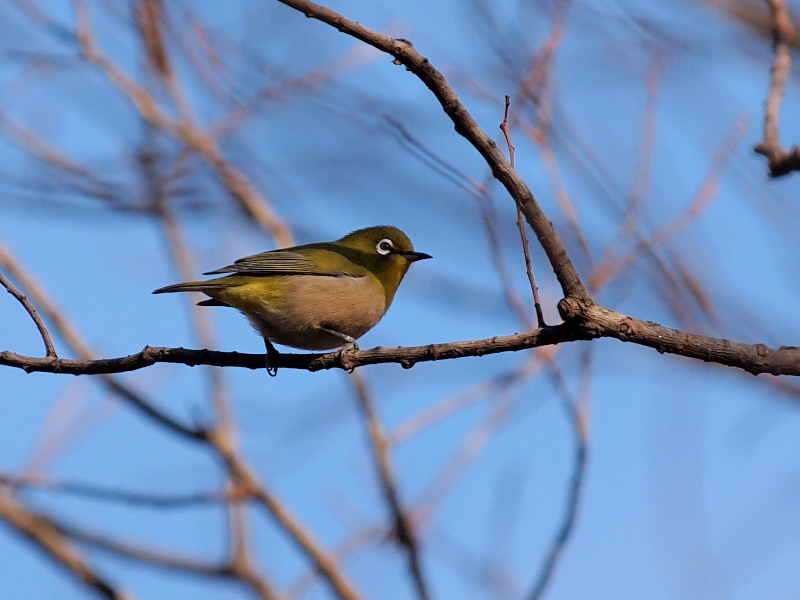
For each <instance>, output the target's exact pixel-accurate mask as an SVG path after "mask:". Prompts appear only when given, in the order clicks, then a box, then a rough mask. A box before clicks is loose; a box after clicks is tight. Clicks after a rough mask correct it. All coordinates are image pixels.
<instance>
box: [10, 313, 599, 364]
mask: <svg viewBox="0 0 800 600" xmlns="http://www.w3.org/2000/svg"><path fill="white" fill-rule="evenodd" d="M579 339H590V337H589V336H587V335H586V334H585V333H582V332H581V331H578V330H575V329H574V328H571V327H567V326H565V325H559V326H556V327H546V328H544V329H537V330H536V331H531V332H528V333H518V334H514V335H505V336H498V337H493V338H486V339H481V340H470V341H464V342H449V343H445V344H429V345H427V346H411V347H400V348H383V347H380V346H378V347H377V348H372V349H371V350H358V351H355V350H354V351H350V352H347V353H345V354H344V355H340V354H339V353H338V352H330V353H328V354H280V356H279V357H278V358H277V366H278V367H279V368H281V369H308V370H309V371H321V370H325V369H335V368H341V369H351V368H354V367H360V366H364V365H373V364H380V363H399V364H401V365H402V366H403V367H405V368H411V367H413V366H414V365H415V364H416V363H418V362H428V361H432V360H445V359H452V358H462V357H465V356H483V355H485V354H497V353H499V352H511V351H517V350H526V349H529V348H535V347H537V346H549V345H553V344H558V343H561V342H569V341H574V340H579ZM155 363H177V364H184V365H188V366H190V367H194V366H197V365H210V366H213V367H244V368H247V369H263V368H264V364H265V358H264V355H263V354H244V353H241V352H219V351H215V350H190V349H188V348H152V347H150V346H147V347H145V348H144V349H143V350H142V351H141V352H138V353H136V354H129V355H128V356H122V357H119V358H104V359H98V360H80V359H65V358H47V357H44V358H38V357H33V356H23V355H20V354H15V353H14V352H9V351H5V352H0V365H5V366H9V367H16V368H19V369H22V370H24V371H27V372H28V373H32V372H36V371H38V372H43V373H63V374H67V375H102V374H108V373H124V372H127V371H136V370H138V369H143V368H145V367H149V366H151V365H153V364H155Z"/></svg>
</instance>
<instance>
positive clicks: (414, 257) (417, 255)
mask: <svg viewBox="0 0 800 600" xmlns="http://www.w3.org/2000/svg"><path fill="white" fill-rule="evenodd" d="M398 254H399V255H400V256H402V257H403V258H405V259H406V260H407V261H408V262H416V261H418V260H424V259H426V258H433V257H432V256H431V255H430V254H425V253H424V252H398Z"/></svg>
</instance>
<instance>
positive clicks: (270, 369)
mask: <svg viewBox="0 0 800 600" xmlns="http://www.w3.org/2000/svg"><path fill="white" fill-rule="evenodd" d="M264 345H265V346H266V347H267V364H266V367H267V373H268V374H269V376H270V377H275V376H276V375H277V374H278V364H277V363H278V357H279V356H280V355H281V353H280V352H278V351H277V350H276V349H275V346H273V345H272V342H270V341H269V340H268V339H267V338H264Z"/></svg>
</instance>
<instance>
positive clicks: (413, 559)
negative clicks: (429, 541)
mask: <svg viewBox="0 0 800 600" xmlns="http://www.w3.org/2000/svg"><path fill="white" fill-rule="evenodd" d="M351 381H352V382H353V387H354V389H355V393H356V398H357V399H358V405H359V407H360V408H361V412H362V413H363V415H364V422H365V423H366V425H367V433H368V434H369V439H370V445H371V446H372V451H373V456H374V458H375V465H376V467H377V471H378V478H379V479H380V482H381V489H382V490H383V495H384V498H385V499H386V504H387V505H388V506H389V510H390V511H391V514H392V521H393V522H394V524H393V527H392V531H393V533H394V535H395V537H396V538H397V541H398V542H400V544H401V545H402V546H403V547H404V548H405V549H406V551H407V552H408V566H409V570H410V571H411V579H412V580H413V581H414V586H415V587H416V589H417V597H418V598H419V599H420V600H427V599H428V598H430V594H429V592H428V585H427V584H426V583H425V578H424V576H423V574H422V564H421V562H420V557H419V554H420V553H419V545H418V543H417V534H416V532H415V531H414V528H413V525H412V523H411V520H410V519H409V517H408V516H407V515H406V513H405V511H404V510H403V506H402V504H401V502H400V492H399V490H398V489H397V483H396V482H395V476H394V472H393V470H392V465H391V456H390V447H391V440H390V439H389V437H388V436H387V435H386V432H385V431H384V430H383V427H382V426H381V423H380V420H379V419H378V415H377V413H376V412H375V406H374V402H373V400H372V396H371V395H370V393H369V390H368V389H367V385H366V382H365V381H364V376H363V374H361V372H360V371H357V372H355V373H353V375H352V376H351Z"/></svg>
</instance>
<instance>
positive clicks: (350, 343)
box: [320, 327, 359, 373]
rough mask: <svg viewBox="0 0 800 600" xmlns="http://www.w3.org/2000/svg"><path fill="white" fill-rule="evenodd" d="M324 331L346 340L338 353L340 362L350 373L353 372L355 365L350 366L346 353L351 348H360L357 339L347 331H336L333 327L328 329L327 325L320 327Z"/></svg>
mask: <svg viewBox="0 0 800 600" xmlns="http://www.w3.org/2000/svg"><path fill="white" fill-rule="evenodd" d="M320 329H321V330H322V331H324V332H325V333H330V334H331V335H333V336H336V337H338V338H341V339H343V340H344V342H345V343H344V345H342V346H341V347H340V348H339V349H338V350H337V351H336V355H337V356H338V357H339V362H340V363H342V367H344V368H345V370H346V371H347V372H348V373H352V372H353V370H354V369H355V366H350V361H349V360H348V359H347V356H345V353H347V352H350V351H351V350H358V349H359V348H358V344H357V343H356V339H355V338H354V337H352V336H349V335H347V334H346V333H342V332H340V331H335V330H333V329H328V328H327V327H320Z"/></svg>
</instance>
